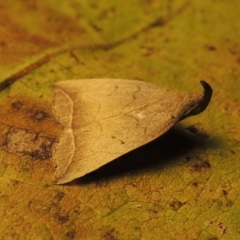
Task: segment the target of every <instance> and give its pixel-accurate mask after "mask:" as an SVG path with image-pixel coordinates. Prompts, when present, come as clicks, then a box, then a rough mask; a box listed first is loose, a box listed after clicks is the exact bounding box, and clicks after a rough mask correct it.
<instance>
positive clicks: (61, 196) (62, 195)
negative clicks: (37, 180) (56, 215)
mask: <svg viewBox="0 0 240 240" xmlns="http://www.w3.org/2000/svg"><path fill="white" fill-rule="evenodd" d="M64 196H65V193H64V192H57V194H56V195H55V196H54V198H55V199H56V200H57V201H61V200H62V199H63V197H64Z"/></svg>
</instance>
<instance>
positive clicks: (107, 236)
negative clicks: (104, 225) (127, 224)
mask: <svg viewBox="0 0 240 240" xmlns="http://www.w3.org/2000/svg"><path fill="white" fill-rule="evenodd" d="M114 234H115V228H112V229H110V230H108V231H106V232H105V233H104V235H103V238H104V239H106V240H114V239H116V237H115V235H114Z"/></svg>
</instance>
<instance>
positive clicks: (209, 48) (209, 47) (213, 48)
mask: <svg viewBox="0 0 240 240" xmlns="http://www.w3.org/2000/svg"><path fill="white" fill-rule="evenodd" d="M205 48H206V49H207V50H209V51H216V50H217V48H216V47H215V46H213V45H206V46H205Z"/></svg>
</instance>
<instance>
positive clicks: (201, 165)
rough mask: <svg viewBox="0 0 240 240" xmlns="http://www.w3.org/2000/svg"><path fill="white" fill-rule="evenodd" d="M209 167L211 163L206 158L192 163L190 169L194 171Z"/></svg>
mask: <svg viewBox="0 0 240 240" xmlns="http://www.w3.org/2000/svg"><path fill="white" fill-rule="evenodd" d="M207 168H211V165H210V163H209V161H208V160H204V161H199V162H197V163H194V164H193V165H192V169H193V170H194V171H196V172H200V171H202V170H204V169H207Z"/></svg>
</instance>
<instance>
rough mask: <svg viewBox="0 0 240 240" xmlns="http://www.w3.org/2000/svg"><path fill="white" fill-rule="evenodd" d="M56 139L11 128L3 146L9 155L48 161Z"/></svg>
mask: <svg viewBox="0 0 240 240" xmlns="http://www.w3.org/2000/svg"><path fill="white" fill-rule="evenodd" d="M55 142H56V139H55V138H53V137H49V136H46V135H42V134H40V133H35V132H31V131H29V130H26V129H20V128H10V129H9V130H8V132H7V133H6V134H5V135H4V142H3V143H2V146H3V148H4V150H6V151H7V152H9V153H15V154H21V155H30V156H31V157H33V158H34V159H41V160H44V159H48V158H50V157H51V156H52V147H53V144H54V143H55Z"/></svg>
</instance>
